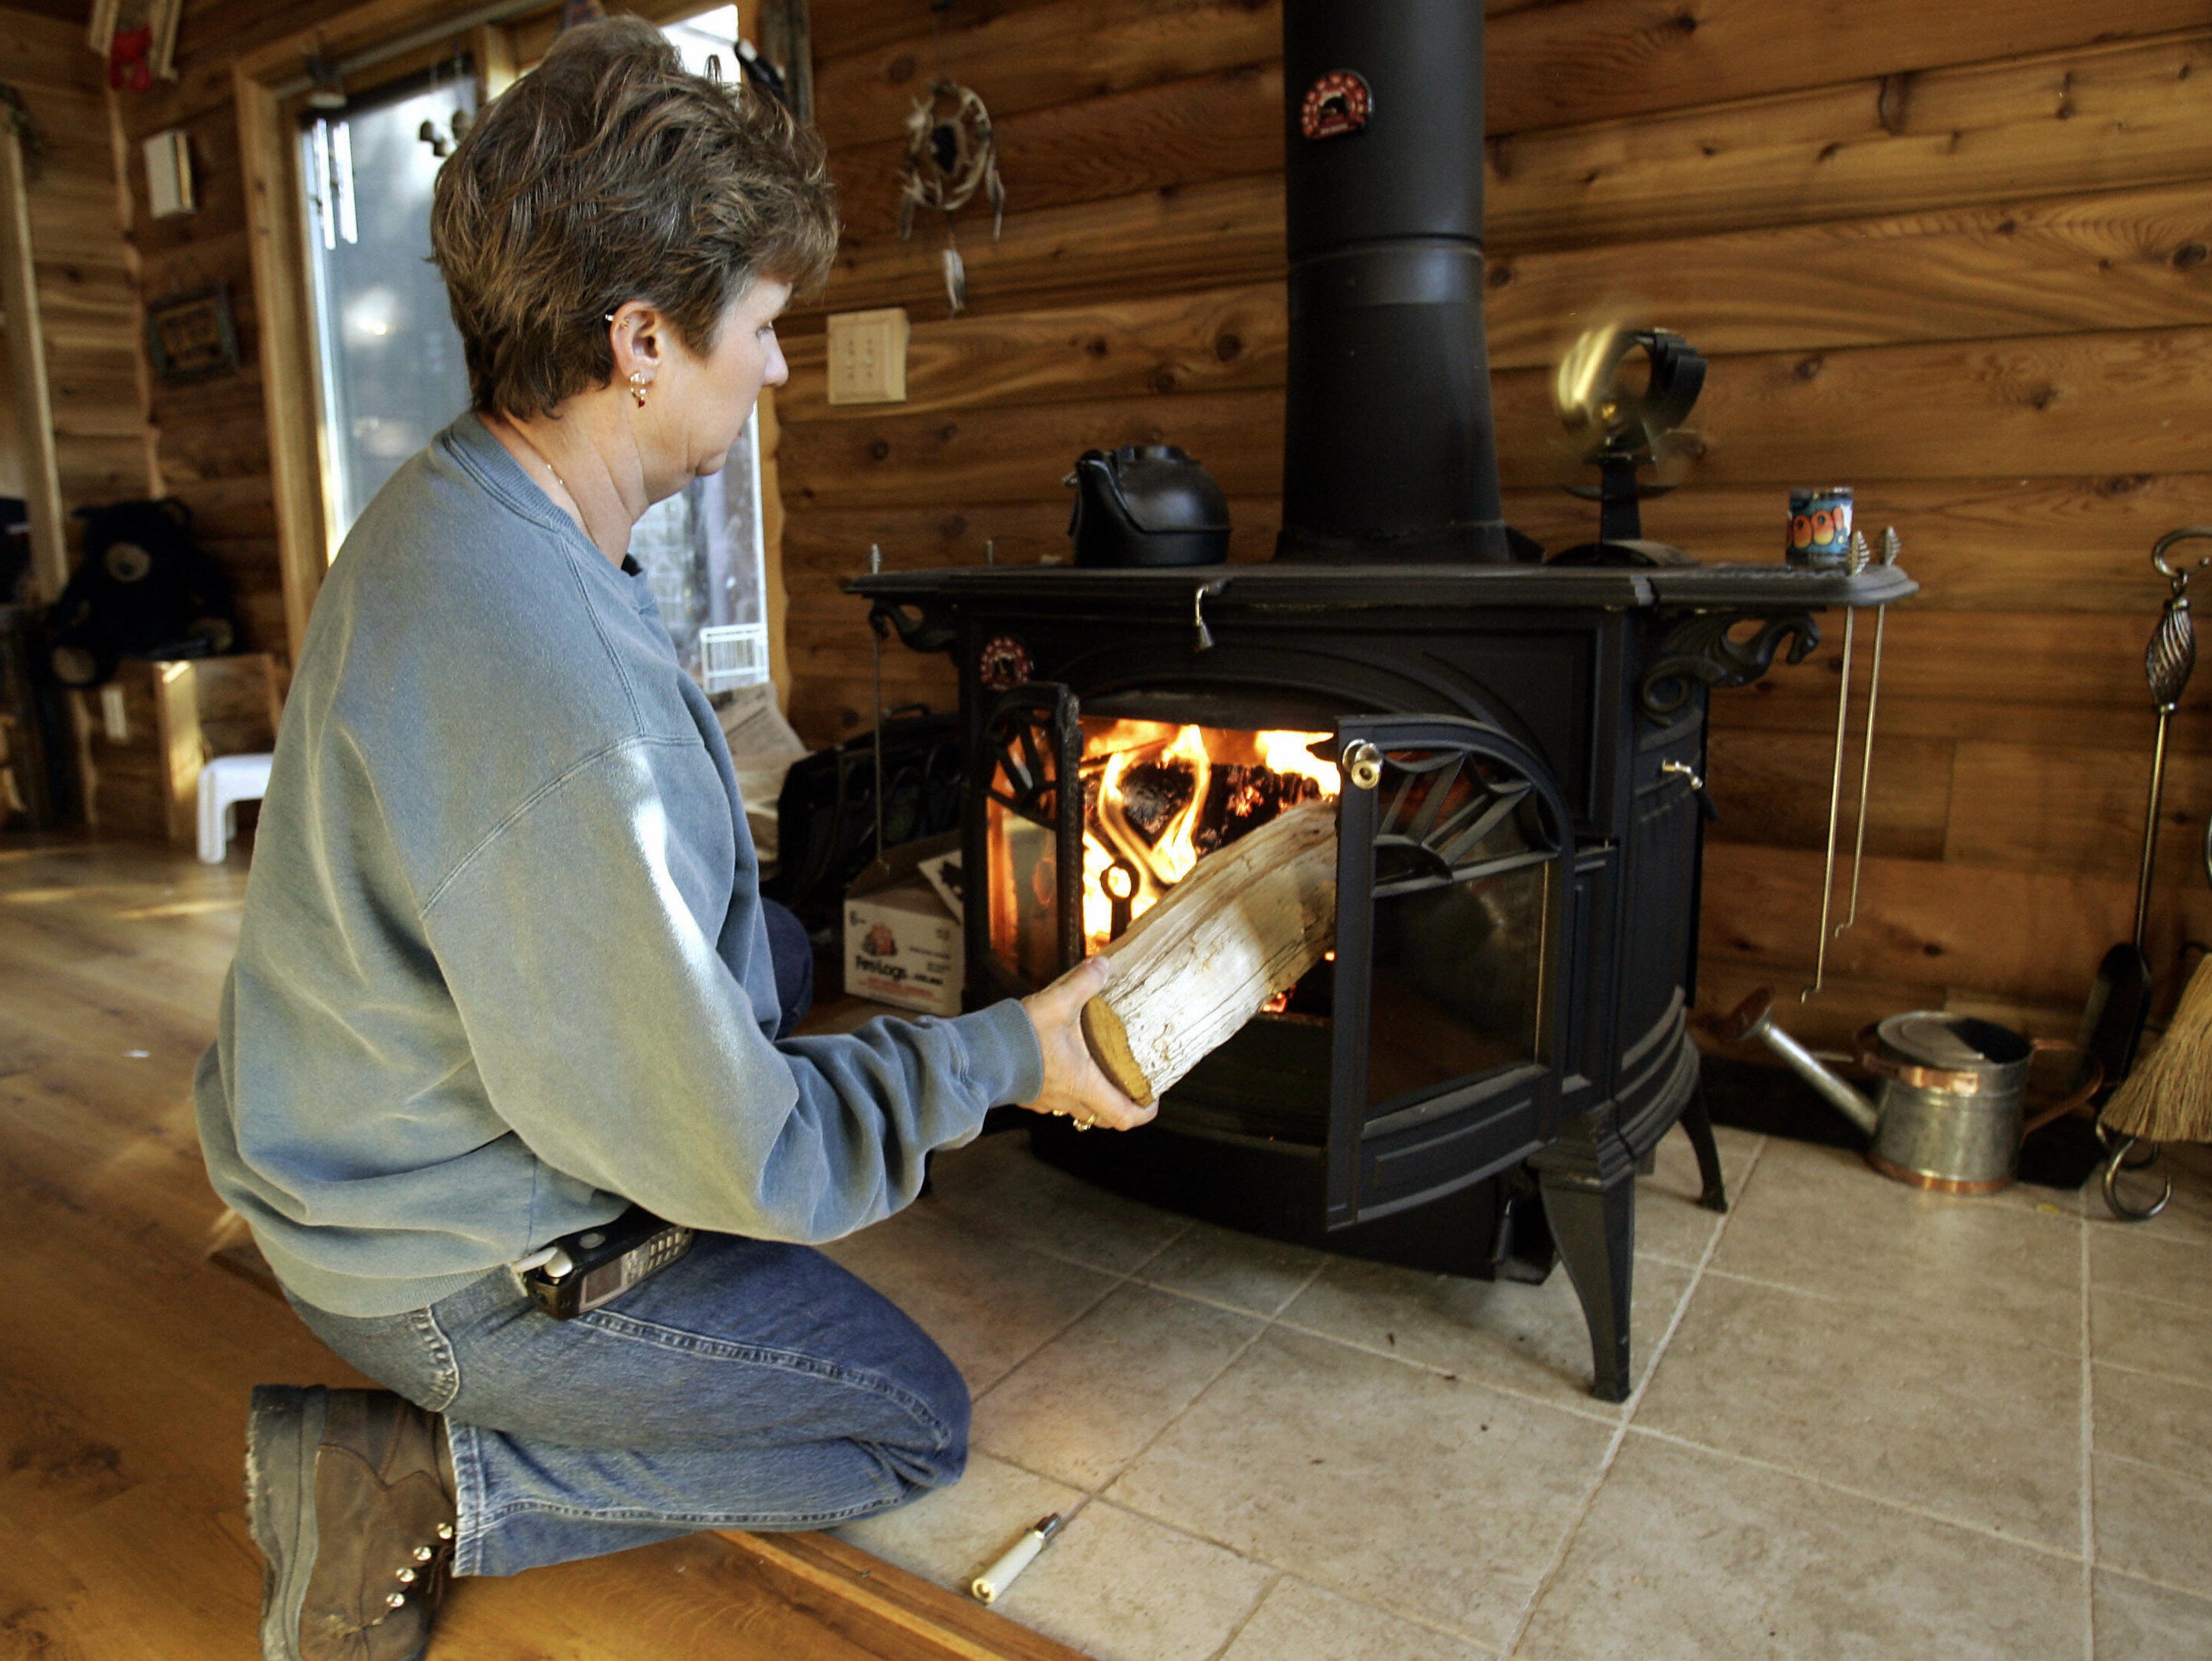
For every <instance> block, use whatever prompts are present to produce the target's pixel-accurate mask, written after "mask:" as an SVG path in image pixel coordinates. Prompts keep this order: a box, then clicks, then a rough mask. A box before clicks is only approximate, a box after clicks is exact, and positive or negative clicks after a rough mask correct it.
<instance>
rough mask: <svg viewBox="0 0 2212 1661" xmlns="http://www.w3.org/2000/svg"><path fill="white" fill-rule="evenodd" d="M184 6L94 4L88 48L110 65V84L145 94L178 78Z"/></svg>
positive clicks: (147, 0) (144, 1)
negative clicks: (179, 26) (159, 83)
mask: <svg viewBox="0 0 2212 1661" xmlns="http://www.w3.org/2000/svg"><path fill="white" fill-rule="evenodd" d="M184 12H185V6H184V0H93V4H92V15H91V16H90V17H89V18H88V20H87V23H86V28H85V44H86V45H88V46H90V47H91V48H92V49H93V50H94V52H98V53H99V54H100V57H101V58H105V59H106V63H107V84H108V85H109V86H111V87H112V88H115V89H116V90H117V91H118V92H144V91H145V90H146V89H147V88H149V86H151V85H152V84H153V83H154V82H155V80H156V79H159V80H163V81H173V80H175V79H176V78H177V66H176V60H177V24H178V21H179V20H180V19H181V18H182V17H183V16H184Z"/></svg>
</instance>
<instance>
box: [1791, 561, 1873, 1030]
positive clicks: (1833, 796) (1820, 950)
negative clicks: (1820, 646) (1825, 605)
mask: <svg viewBox="0 0 2212 1661" xmlns="http://www.w3.org/2000/svg"><path fill="white" fill-rule="evenodd" d="M1869 557H1870V556H1869V554H1868V552H1867V545H1866V538H1864V537H1863V536H1860V535H1858V534H1857V532H1853V533H1852V537H1851V552H1850V562H1849V564H1850V574H1851V575H1853V576H1857V575H1858V574H1859V573H1860V572H1862V571H1863V570H1865V569H1866V568H1867V561H1868V559H1869ZM1857 625H1858V613H1857V611H1854V610H1852V609H1850V607H1848V606H1846V607H1845V608H1844V675H1843V690H1842V691H1840V692H1838V694H1837V696H1836V760H1835V765H1834V766H1833V768H1832V769H1831V770H1830V772H1829V777H1828V856H1827V859H1826V862H1825V863H1824V864H1823V865H1822V866H1821V867H1820V944H1819V945H1818V946H1815V947H1814V957H1813V983H1812V985H1810V986H1808V987H1804V988H1802V989H1800V990H1799V992H1798V994H1797V1001H1798V1002H1800V1003H1803V1002H1805V1001H1808V999H1810V998H1812V997H1814V996H1815V995H1817V994H1818V993H1819V992H1820V989H1821V988H1822V987H1823V986H1825V985H1826V983H1827V979H1828V918H1829V916H1830V915H1831V913H1832V909H1833V907H1834V905H1835V899H1836V828H1837V825H1838V823H1839V822H1840V821H1841V818H1842V816H1843V811H1844V738H1845V736H1846V734H1847V733H1848V731H1849V727H1850V716H1851V642H1852V636H1854V635H1855V634H1856V633H1857Z"/></svg>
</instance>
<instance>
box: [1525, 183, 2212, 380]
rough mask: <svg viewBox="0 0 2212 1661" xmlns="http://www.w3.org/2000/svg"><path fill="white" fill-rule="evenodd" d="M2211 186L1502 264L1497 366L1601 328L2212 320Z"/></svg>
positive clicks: (1809, 328) (1864, 329)
mask: <svg viewBox="0 0 2212 1661" xmlns="http://www.w3.org/2000/svg"><path fill="white" fill-rule="evenodd" d="M2208 267H2212V204H2208V203H2207V200H2206V198H2205V193H2204V192H2203V188H2202V187H2201V186H2196V185H2190V186H2174V187H2168V188H2163V189H2153V190H2139V191H2122V192H2109V193H2105V194H2100V195H2092V196H2073V197H2064V198H2058V199H2057V200H2052V201H2042V202H2010V203H2000V204H1985V205H1978V206H1973V207H1966V208H1942V209H1931V210H1925V211H1922V212H1916V213H1910V214H1893V215H1887V216H1881V217H1877V218H1872V219H1849V220H1834V221H1828V222H1821V223H1817V224H1798V225H1789V226H1784V227H1777V228H1760V229H1758V230H1752V231H1739V232H1733V233H1722V234H1715V235H1711V236H1686V237H1669V238H1665V239H1662V240H1656V241H1652V242H1649V243H1643V244H1639V245H1638V246H1634V247H1632V248H1627V249H1624V248H1621V247H1619V246H1602V247H1595V248H1574V249H1564V250H1558V251H1554V252H1539V253H1528V254H1519V255H1514V254H1506V255H1501V256H1499V257H1498V258H1497V259H1493V260H1492V265H1491V271H1490V283H1491V288H1490V291H1489V294H1488V295H1487V296H1486V301H1485V313H1486V322H1487V325H1488V327H1489V332H1490V355H1491V362H1492V365H1493V366H1495V367H1497V368H1520V367H1526V366H1528V365H1531V364H1538V363H1556V362H1559V359H1560V357H1561V356H1563V355H1564V352H1565V349H1566V346H1567V344H1569V343H1570V342H1571V340H1572V339H1573V338H1575V337H1576V336H1577V334H1579V333H1580V332H1582V331H1583V330H1585V329H1587V328H1589V327H1591V326H1594V325H1596V324H1600V323H1607V322H1615V321H1626V322H1630V323H1633V324H1639V325H1646V326H1649V325H1654V324H1656V325H1660V326H1665V327H1667V328H1671V329H1674V330H1675V331H1677V332H1680V333H1681V334H1683V335H1686V337H1687V338H1689V339H1690V340H1691V341H1692V342H1693V343H1694V344H1696V345H1697V346H1698V347H1699V349H1700V350H1704V351H1705V352H1708V353H1729V352H1755V351H1770V350H1775V349H1777V348H1785V347H1786V348H1827V347H1840V346H1871V345H1893V344H1902V343H1907V342H1915V341H1931V340H1972V339H1984V338H1996V337H2003V336H2012V335H2030V334H2059V333H2071V332H2080V331H2084V330H2093V329H2142V328H2147V327H2154V326H2166V325H2179V324H2202V323H2205V322H2212V269H2208Z"/></svg>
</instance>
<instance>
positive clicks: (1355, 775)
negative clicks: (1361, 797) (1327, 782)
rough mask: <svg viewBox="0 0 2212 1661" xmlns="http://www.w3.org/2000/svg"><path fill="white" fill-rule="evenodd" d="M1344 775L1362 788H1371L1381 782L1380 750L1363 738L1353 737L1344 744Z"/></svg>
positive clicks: (1381, 753) (1381, 763)
mask: <svg viewBox="0 0 2212 1661" xmlns="http://www.w3.org/2000/svg"><path fill="white" fill-rule="evenodd" d="M1344 776H1345V777H1346V778H1347V779H1349V780H1351V781H1352V784H1353V785H1354V786H1356V787H1357V788H1359V789H1362V790H1372V789H1373V788H1375V787H1376V785H1378V784H1380V783H1382V782H1383V752H1382V751H1380V750H1377V749H1376V747H1375V746H1374V745H1372V744H1370V743H1369V742H1368V741H1367V740H1366V739H1352V742H1351V743H1349V744H1347V745H1345V746H1344Z"/></svg>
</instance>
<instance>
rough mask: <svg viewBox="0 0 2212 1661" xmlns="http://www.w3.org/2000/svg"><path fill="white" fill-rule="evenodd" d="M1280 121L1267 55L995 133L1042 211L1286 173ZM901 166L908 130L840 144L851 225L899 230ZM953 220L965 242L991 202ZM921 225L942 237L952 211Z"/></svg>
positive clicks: (1012, 192) (974, 236) (1026, 204)
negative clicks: (847, 145) (845, 145)
mask: <svg viewBox="0 0 2212 1661" xmlns="http://www.w3.org/2000/svg"><path fill="white" fill-rule="evenodd" d="M1282 119H1283V77H1282V73H1281V70H1279V67H1277V66H1275V65H1273V64H1262V65H1255V66H1250V67H1247V68H1242V69H1232V70H1223V71H1221V72H1219V73H1217V74H1212V75H1203V76H1194V77H1190V78H1188V79H1184V80H1178V81H1170V82H1163V83H1161V84H1159V85H1157V86H1151V87H1141V88H1136V89H1134V90H1133V91H1128V92H1120V93H1113V94H1108V95H1107V96H1104V97H1102V98H1087V99H1085V100H1082V101H1081V102H1079V103H1073V104H1055V105H1048V106H1045V107H1043V108H1042V109H1036V110H1031V111H1030V112H1028V113H1025V114H1020V115H1015V116H1012V117H1006V118H1000V117H998V116H997V115H995V114H994V117H993V119H992V131H993V134H994V137H996V138H997V140H998V143H999V171H1000V176H1001V178H1002V179H1004V180H1005V181H1006V191H1007V198H1008V201H1009V203H1010V204H1017V205H1018V206H1019V207H1021V208H1022V209H1023V210H1024V211H1034V210H1037V209H1040V208H1060V207H1067V206H1069V205H1072V204H1077V203H1084V202H1100V201H1105V200H1109V199H1110V198H1114V197H1117V196H1127V195H1129V194H1131V193H1132V192H1138V191H1148V190H1159V189H1163V188H1166V187H1170V186H1185V185H1191V184H1195V183H1199V182H1201V181H1203V180H1207V179H1233V178H1236V177H1237V176H1239V175H1242V174H1246V173H1273V172H1276V171H1279V169H1280V168H1281V167H1282V165H1283V139H1282ZM905 172H906V141H905V139H904V138H903V137H900V138H894V139H886V140H884V141H882V142H880V143H873V144H862V145H856V146H854V147H852V148H850V149H843V150H841V151H839V152H838V155H837V161H836V168H835V177H836V180H837V192H838V210H839V211H840V212H841V213H842V215H843V216H844V221H845V229H846V233H847V234H848V235H851V236H854V237H862V238H866V237H884V236H889V235H891V234H894V233H895V229H896V224H897V219H898V203H899V192H900V186H901V185H902V181H903V179H904V177H905ZM954 218H955V223H956V225H957V229H958V232H959V234H960V238H961V240H962V241H963V243H964V242H967V241H969V240H980V239H981V238H983V237H986V236H987V235H989V234H990V226H991V216H990V207H989V204H987V203H984V202H982V201H981V198H978V200H977V201H976V202H975V203H974V204H970V205H969V207H967V208H966V209H963V210H962V211H961V212H960V213H959V214H957V215H956V216H954ZM915 235H916V236H918V237H921V238H925V239H928V240H932V241H933V242H939V243H941V242H942V241H943V240H944V236H945V232H944V216H942V215H939V214H934V213H930V214H923V215H921V216H919V217H918V218H917V221H916V223H915Z"/></svg>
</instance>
